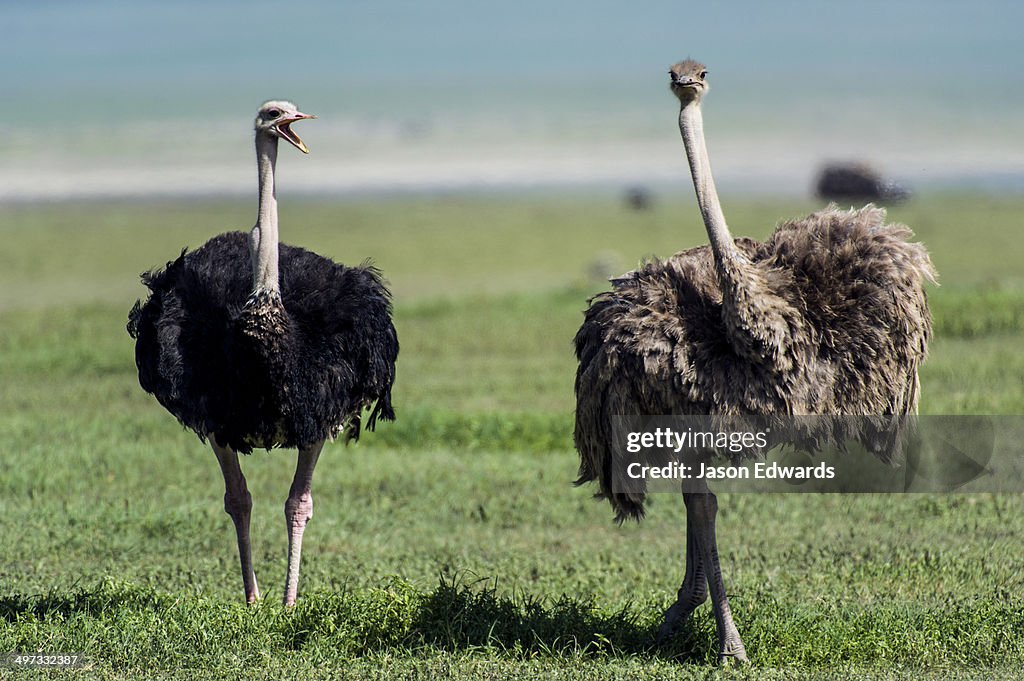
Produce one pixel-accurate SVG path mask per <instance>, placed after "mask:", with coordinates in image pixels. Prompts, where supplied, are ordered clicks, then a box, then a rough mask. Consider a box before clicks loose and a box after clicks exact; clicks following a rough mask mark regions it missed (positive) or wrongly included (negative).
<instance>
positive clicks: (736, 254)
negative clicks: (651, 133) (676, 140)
mask: <svg viewBox="0 0 1024 681" xmlns="http://www.w3.org/2000/svg"><path fill="white" fill-rule="evenodd" d="M679 132H680V133H681V134H682V136H683V145H684V146H685V147H686V156H687V160H688V161H689V162H690V172H691V174H692V175H693V188H694V190H695V191H696V192H697V204H698V205H699V206H700V213H701V216H702V217H703V218H704V227H705V228H706V229H707V231H708V240H709V241H710V242H711V250H712V252H713V253H714V257H715V270H716V273H717V275H718V284H719V286H720V287H721V289H722V318H723V321H724V322H725V325H726V330H727V333H728V338H729V341H730V344H731V345H732V347H733V349H734V351H735V352H737V353H738V354H740V355H742V356H744V357H747V358H748V359H750V360H752V361H755V362H758V363H761V364H763V365H767V366H773V367H775V368H778V369H785V368H787V367H788V364H789V361H790V358H789V357H788V355H789V353H788V346H789V341H788V338H789V336H790V333H791V331H792V329H791V328H790V327H791V325H792V324H794V323H799V319H798V316H796V315H795V314H791V313H795V311H794V310H793V308H792V307H791V306H790V305H789V304H788V303H786V301H785V300H783V299H781V298H780V297H779V296H778V295H776V294H775V292H774V291H772V290H771V287H770V286H769V285H768V282H767V281H766V280H765V278H764V276H763V275H762V273H761V272H760V270H758V268H757V267H755V266H754V265H753V263H751V261H750V260H749V259H748V258H747V256H746V255H744V254H743V253H742V252H740V250H739V249H737V248H736V244H735V242H734V241H733V238H732V234H730V233H729V227H728V225H726V223H725V215H724V214H723V213H722V205H721V203H719V200H718V192H717V191H715V180H714V178H713V177H712V176H711V162H710V161H709V160H708V150H707V146H706V145H705V143H704V119H703V116H702V115H701V110H700V104H699V103H698V102H691V103H689V104H687V105H685V106H683V107H682V109H681V110H680V112H679Z"/></svg>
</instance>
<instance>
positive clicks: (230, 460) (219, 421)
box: [128, 101, 398, 605]
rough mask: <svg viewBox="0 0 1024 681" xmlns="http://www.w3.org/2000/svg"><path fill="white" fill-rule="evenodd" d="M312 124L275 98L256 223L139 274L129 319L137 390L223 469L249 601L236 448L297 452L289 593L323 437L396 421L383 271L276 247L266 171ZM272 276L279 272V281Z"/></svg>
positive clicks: (260, 146)
mask: <svg viewBox="0 0 1024 681" xmlns="http://www.w3.org/2000/svg"><path fill="white" fill-rule="evenodd" d="M306 118H313V116H310V115H307V114H304V113H301V112H300V111H298V109H296V107H295V105H294V104H292V103H290V102H284V101H270V102H267V103H265V104H264V105H263V106H261V107H260V109H259V112H258V113H257V115H256V123H255V126H256V157H257V162H258V166H259V216H258V217H257V219H256V226H255V227H253V228H252V231H251V232H250V234H249V235H246V234H244V233H241V232H229V233H227V234H221V235H220V236H217V237H214V238H213V239H210V240H209V241H208V242H206V244H204V245H203V246H202V247H200V248H199V249H197V250H195V251H192V252H190V253H189V252H186V251H183V252H182V254H181V255H180V256H179V257H178V258H177V259H176V260H174V261H173V262H170V263H168V264H167V266H166V267H165V268H163V269H161V270H155V271H153V272H150V273H148V274H143V275H142V281H143V283H144V284H145V285H146V286H147V287H149V290H150V295H149V299H148V300H146V302H145V303H142V302H141V301H140V302H137V303H136V304H135V307H134V308H133V309H132V311H131V313H130V314H129V317H128V333H129V334H130V335H131V336H132V337H133V338H135V339H136V344H135V363H136V364H137V365H138V368H139V383H140V384H141V385H142V387H143V389H145V390H146V391H147V392H150V393H152V394H153V395H155V396H156V398H157V400H159V402H160V404H162V405H163V406H164V407H165V408H166V409H167V410H168V411H169V412H171V413H172V414H174V416H175V417H176V418H177V419H178V420H179V421H180V422H181V423H182V425H184V426H186V427H188V428H190V429H192V430H193V431H195V433H196V435H198V436H199V439H200V440H202V441H207V440H208V441H209V442H210V445H211V446H212V447H213V451H214V453H215V454H216V455H217V459H218V461H219V462H220V467H221V470H222V471H223V473H224V487H225V494H224V510H225V511H227V513H228V514H229V515H230V516H231V519H232V520H233V521H234V523H235V531H236V533H237V535H238V554H239V559H240V561H241V566H242V582H243V584H244V587H245V599H246V601H247V602H249V603H253V602H255V601H257V600H258V599H259V597H260V592H259V587H258V586H257V584H256V575H255V573H254V572H253V566H252V551H251V549H250V543H249V515H250V511H251V509H252V497H251V496H250V494H249V491H248V489H247V487H246V483H245V476H244V475H242V470H241V468H240V467H239V463H238V452H242V453H245V454H249V453H251V452H252V450H253V449H254V448H263V449H267V450H269V449H271V448H273V447H294V448H297V449H298V450H299V460H298V465H297V467H296V470H295V477H294V480H293V481H292V485H291V490H290V491H289V493H288V500H287V501H286V502H285V519H286V521H287V526H288V577H287V581H286V583H285V590H284V603H285V605H293V604H294V603H295V595H296V591H297V589H298V581H299V562H300V554H301V550H302V534H303V531H304V529H305V527H306V523H307V522H308V521H309V519H310V518H311V517H312V515H313V496H312V493H311V491H310V490H311V486H312V480H313V468H314V467H315V466H316V462H317V459H318V457H319V456H320V451H321V449H322V448H323V445H324V441H325V440H327V439H333V438H334V437H336V436H337V435H338V434H339V433H344V435H345V437H346V438H347V439H357V438H358V437H359V431H360V419H361V415H362V412H363V410H364V409H371V411H370V414H369V418H368V420H367V423H366V425H367V428H369V429H370V430H373V428H374V425H375V424H376V421H377V419H378V418H382V419H385V420H392V419H394V417H395V413H394V410H393V409H392V407H391V386H392V383H393V382H394V379H395V359H396V358H397V356H398V339H397V336H396V335H395V328H394V326H393V325H392V323H391V302H390V294H389V293H388V290H387V288H386V287H385V285H384V282H383V281H382V280H381V276H380V272H378V271H377V270H376V269H375V268H373V267H370V266H368V265H363V266H361V267H346V266H344V265H339V264H337V263H335V262H333V261H331V260H329V259H327V258H324V257H322V256H319V255H317V254H315V253H311V252H309V251H307V250H304V249H302V248H296V247H293V246H285V245H280V246H279V244H278V229H277V199H276V196H275V191H274V166H275V163H276V161H277V144H278V142H277V141H278V139H279V138H280V139H283V140H285V141H286V142H289V143H290V144H292V145H293V146H295V147H296V148H297V149H299V150H300V151H302V152H303V153H308V149H307V148H306V145H305V144H304V143H303V142H302V140H301V139H299V136H298V135H296V134H295V132H294V131H292V129H291V125H292V124H293V123H295V122H296V121H300V120H303V119H306ZM279 268H280V273H279Z"/></svg>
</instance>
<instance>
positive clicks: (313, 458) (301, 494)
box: [284, 441, 324, 605]
mask: <svg viewBox="0 0 1024 681" xmlns="http://www.w3.org/2000/svg"><path fill="white" fill-rule="evenodd" d="M323 446H324V443H323V441H320V442H318V443H317V444H315V445H313V446H312V447H310V448H308V449H300V450H299V463H298V465H297V466H296V467H295V479H294V480H292V488H291V491H289V493H288V501H286V502H284V518H285V522H286V523H287V525H288V578H287V581H286V582H285V585H284V604H285V605H295V594H296V593H297V592H298V590H299V563H300V562H301V560H302V534H303V533H304V532H305V531H306V523H308V522H309V519H310V518H312V517H313V492H312V487H313V469H314V468H315V467H316V462H317V459H318V458H320V450H321V449H323Z"/></svg>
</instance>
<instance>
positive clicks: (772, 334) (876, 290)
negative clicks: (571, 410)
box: [574, 205, 935, 521]
mask: <svg viewBox="0 0 1024 681" xmlns="http://www.w3.org/2000/svg"><path fill="white" fill-rule="evenodd" d="M884 220H885V211H884V210H882V209H880V208H876V207H874V206H871V205H869V206H867V207H865V208H863V209H861V210H851V211H841V210H838V209H836V208H835V207H834V206H830V207H829V208H827V209H825V210H823V211H820V212H818V213H814V214H812V215H809V216H807V217H805V218H803V219H800V220H796V221H790V222H784V223H782V224H780V225H779V226H778V227H777V228H776V230H775V232H774V233H773V234H772V236H771V237H770V238H769V239H768V240H767V241H765V242H763V243H761V242H757V241H754V240H752V239H746V238H741V239H736V240H735V242H734V245H735V248H736V251H737V252H738V254H739V256H740V257H739V258H737V259H736V262H738V263H739V266H738V267H737V268H736V270H737V271H732V272H724V273H723V272H718V271H717V270H716V265H715V260H714V256H713V253H712V249H711V247H709V246H701V247H698V248H692V249H689V250H686V251H682V252H680V253H677V254H676V255H674V256H672V257H671V258H668V259H667V260H660V261H654V262H650V263H648V264H647V265H645V266H644V267H641V268H640V269H638V270H636V271H634V272H631V273H629V274H627V275H624V276H623V277H621V278H619V279H616V280H614V281H613V282H612V283H613V288H612V290H611V291H608V292H606V293H601V294H599V295H597V296H595V297H594V298H593V299H592V300H591V302H590V308H589V309H588V310H587V312H586V318H585V321H584V323H583V325H582V326H581V327H580V330H579V332H578V333H577V334H576V339H575V345H576V355H577V358H578V359H579V370H578V372H577V374H576V398H577V407H576V428H575V434H574V437H575V442H576V447H577V449H578V450H579V453H580V473H579V479H578V480H577V484H582V483H585V482H588V481H591V480H597V481H598V483H599V485H600V492H599V493H598V495H597V496H599V497H605V498H608V499H609V500H610V502H611V504H612V506H613V507H614V509H615V511H616V514H617V519H618V520H620V521H621V520H623V519H625V518H639V517H642V516H643V513H644V506H643V504H644V496H643V495H642V494H622V493H615V492H614V491H613V490H612V480H611V477H612V475H611V471H612V470H613V463H614V457H616V456H619V455H621V453H617V452H615V451H612V448H611V447H610V443H611V433H610V432H609V431H610V428H611V423H612V418H613V417H615V416H628V415H639V414H651V415H660V414H672V415H704V414H707V415H734V414H735V415H748V414H753V415H769V416H770V415H779V416H782V415H905V414H910V413H914V412H915V411H916V409H917V399H918V391H919V382H918V366H919V365H920V363H921V362H922V361H923V360H924V358H925V355H926V353H927V346H928V339H929V337H930V335H931V317H930V315H929V312H928V302H927V298H926V296H925V292H924V283H925V281H926V280H928V281H934V279H935V271H934V269H933V268H932V265H931V261H930V260H929V257H928V253H927V251H926V250H925V248H924V247H923V246H921V245H920V244H916V243H911V242H909V241H908V238H909V237H910V236H911V232H910V230H909V229H908V228H906V227H904V226H903V225H898V224H891V225H887V224H885V221H884ZM723 274H724V276H723ZM723 281H725V282H727V290H726V292H725V295H728V296H729V297H730V300H729V301H728V302H729V304H727V305H723V295H724V294H723V286H722V284H721V283H720V282H723Z"/></svg>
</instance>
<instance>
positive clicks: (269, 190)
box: [249, 132, 281, 294]
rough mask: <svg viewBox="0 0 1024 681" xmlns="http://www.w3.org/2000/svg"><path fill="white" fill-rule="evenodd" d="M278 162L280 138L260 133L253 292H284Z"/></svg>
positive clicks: (251, 246) (252, 240)
mask: <svg viewBox="0 0 1024 681" xmlns="http://www.w3.org/2000/svg"><path fill="white" fill-rule="evenodd" d="M276 163H277V138H275V137H272V136H271V135H267V134H264V133H260V132H257V133H256V164H257V167H258V170H259V176H260V178H259V179H260V211H259V214H258V215H257V217H256V226H255V227H253V228H252V232H251V235H250V240H249V253H250V255H251V257H252V288H253V292H254V293H255V292H259V291H269V292H272V293H278V294H279V293H280V292H281V283H280V279H279V277H278V270H277V259H278V256H277V244H278V238H279V237H278V233H277V193H276V190H275V188H274V166H275V164H276Z"/></svg>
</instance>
